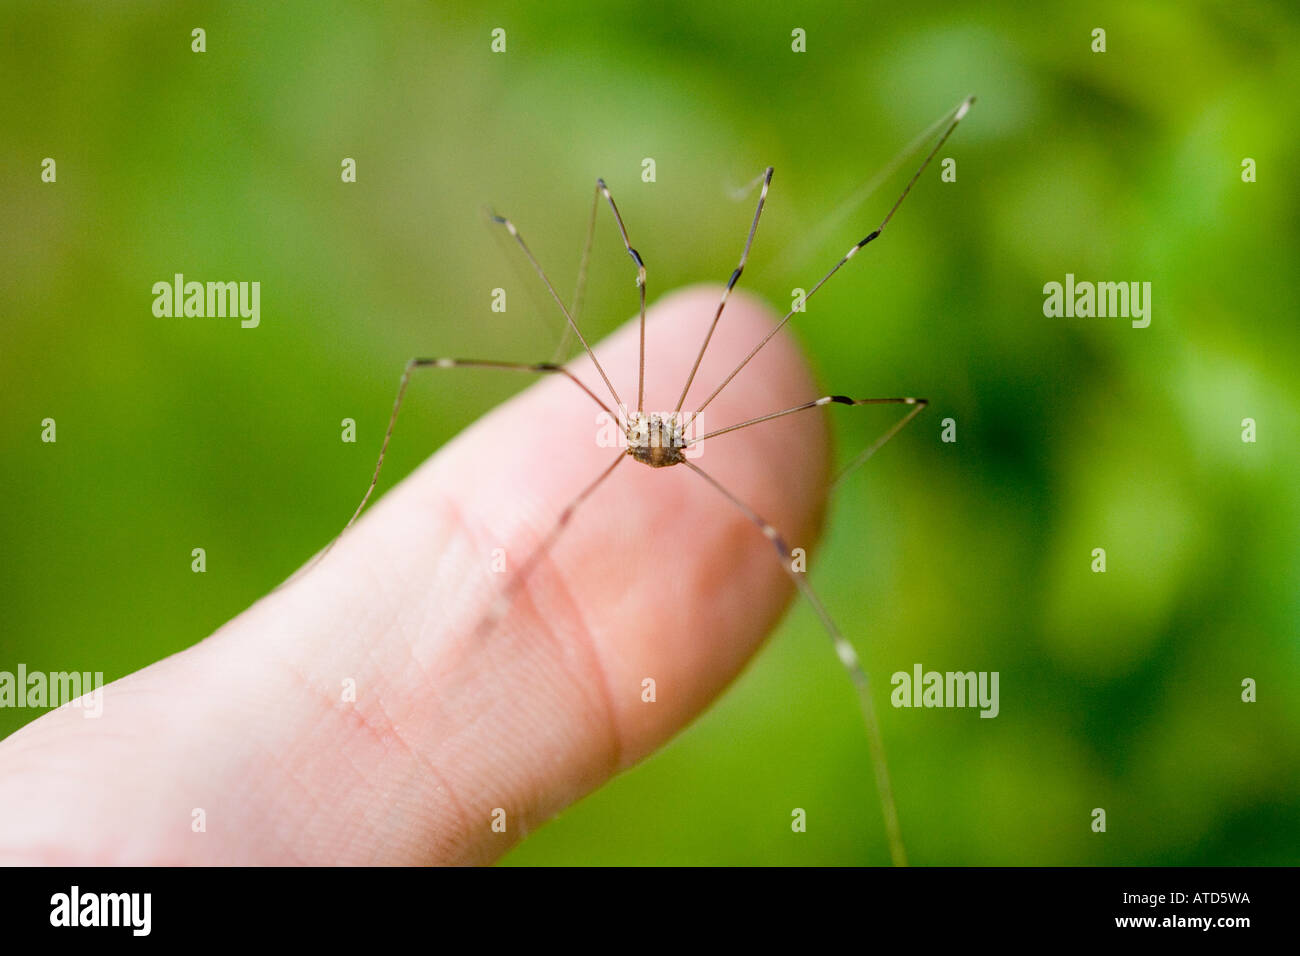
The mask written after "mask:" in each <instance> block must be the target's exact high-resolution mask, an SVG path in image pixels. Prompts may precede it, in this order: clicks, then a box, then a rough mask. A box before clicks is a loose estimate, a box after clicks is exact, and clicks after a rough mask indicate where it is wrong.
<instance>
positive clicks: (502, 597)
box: [476, 451, 627, 635]
mask: <svg viewBox="0 0 1300 956" xmlns="http://www.w3.org/2000/svg"><path fill="white" fill-rule="evenodd" d="M626 457H627V452H626V451H620V452H619V453H618V457H617V458H615V459H614V460H613V461H612V462H611V463H610V465H609V467H608V468H606V469H605V470H604V471H602V472H601V473H600V474H599V475H597V476H596V478H595V480H594V481H592V482H591V484H589V485H587V487H586V488H583V489H582V491H580V492H579V493H578V494H577V495H576V496H574V498H573V500H572V501H570V502H569V503H568V504H567V505H565V506H564V510H563V511H561V512H560V514H559V517H558V518H556V519H555V524H554V525H552V526H551V530H550V531H548V532H547V533H546V536H545V537H544V538H542V540H541V542H540V543H539V544H538V545H537V547H536V548H534V549H533V551H532V553H531V554H529V555H528V557H527V558H525V559H524V563H523V564H521V565H520V566H519V569H518V570H517V571H515V572H514V574H513V575H511V576H510V577H509V578H508V580H507V581H506V586H505V588H504V589H503V590H502V591H501V593H500V594H498V595H497V597H496V600H495V601H494V602H493V604H492V607H491V608H490V609H489V611H488V613H487V615H486V616H485V617H484V618H483V620H482V621H481V622H480V623H479V625H478V628H477V629H476V631H477V633H478V634H479V635H482V634H484V633H486V632H487V631H489V630H491V628H493V627H495V626H496V624H498V623H499V622H500V621H501V619H502V618H503V617H505V615H506V612H507V611H509V610H510V604H511V601H512V600H513V598H514V596H515V595H516V594H517V593H518V591H519V589H520V588H521V587H523V585H524V582H526V581H527V580H528V576H529V574H531V573H532V571H533V569H534V568H536V567H537V565H538V563H539V562H540V561H541V560H542V558H543V557H545V556H546V554H547V553H548V552H549V551H550V550H551V548H552V547H553V546H554V545H555V542H556V541H557V540H558V539H559V537H560V534H561V533H562V532H563V531H564V529H565V528H566V527H568V524H569V520H570V519H571V518H572V517H573V514H574V512H575V511H577V510H578V506H579V505H581V504H582V503H583V502H584V501H586V500H587V498H588V497H590V495H591V493H592V492H593V491H595V490H596V489H597V488H599V487H600V485H601V483H602V482H604V480H605V479H606V478H608V477H609V476H610V475H611V474H613V472H614V469H615V468H617V467H618V465H619V463H620V462H621V461H623V459H625V458H626Z"/></svg>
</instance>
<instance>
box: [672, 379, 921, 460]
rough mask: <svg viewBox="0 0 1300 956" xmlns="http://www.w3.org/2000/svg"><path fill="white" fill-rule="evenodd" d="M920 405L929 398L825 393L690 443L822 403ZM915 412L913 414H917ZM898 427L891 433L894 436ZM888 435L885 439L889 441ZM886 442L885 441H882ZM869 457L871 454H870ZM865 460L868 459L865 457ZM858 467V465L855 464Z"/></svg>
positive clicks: (908, 418)
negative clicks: (862, 396) (851, 395)
mask: <svg viewBox="0 0 1300 956" xmlns="http://www.w3.org/2000/svg"><path fill="white" fill-rule="evenodd" d="M832 404H835V405H919V406H921V408H924V407H925V406H926V405H928V404H929V400H928V399H924V398H849V397H848V396H847V395H823V396H822V397H821V398H814V399H813V400H812V401H811V402H804V403H803V404H802V405H794V406H792V407H791V408H783V409H781V411H779V412H772V413H771V414H770V415H760V416H759V417H758V418H751V419H749V421H744V422H738V423H737V424H735V425H728V426H727V427H726V428H719V429H718V430H717V431H711V432H709V433H708V434H707V435H701V436H700V437H699V438H694V439H692V440H691V441H690V442H688V444H692V445H693V444H695V443H696V442H702V441H704V440H705V439H706V438H715V437H716V436H718V435H725V434H727V432H734V431H739V430H740V429H742V428H748V427H749V426H750V425H757V424H758V423H759V422H770V421H771V420H772V419H774V418H782V417H784V416H786V415H793V414H794V413H795V412H802V411H807V410H808V409H810V408H818V407H820V406H822V405H832ZM918 411H919V409H918ZM915 414H916V412H913V413H912V415H915ZM912 415H909V416H908V417H907V418H904V419H903V424H906V423H907V422H908V421H910V420H911V418H912ZM897 431H898V428H895V429H893V430H892V431H891V432H890V433H889V437H892V436H893V435H894V434H895V433H896V432H897ZM888 440H889V438H888V437H887V438H886V439H885V441H888ZM881 444H884V442H881ZM868 457H869V456H868ZM863 461H866V459H865V458H864V459H863ZM855 467H856V466H855Z"/></svg>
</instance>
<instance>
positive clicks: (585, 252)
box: [552, 186, 600, 362]
mask: <svg viewBox="0 0 1300 956" xmlns="http://www.w3.org/2000/svg"><path fill="white" fill-rule="evenodd" d="M599 207H600V187H599V186H597V187H596V189H595V191H594V192H593V193H592V194H591V214H590V215H589V216H588V217H587V240H586V242H584V243H583V246H582V257H581V258H580V259H578V281H577V283H576V284H575V286H574V289H573V320H574V321H575V322H577V321H578V320H579V319H581V318H582V307H583V306H584V305H585V304H586V302H587V263H588V261H589V260H590V259H591V246H592V243H593V242H594V241H595V237H596V210H597V209H598V208H599ZM564 332H565V334H564V338H563V339H562V340H561V341H560V350H559V351H557V352H556V355H555V357H554V358H553V359H552V361H554V362H559V361H560V360H561V359H562V358H564V356H565V352H566V350H567V347H568V343H569V330H568V329H567V328H566V329H565V330H564Z"/></svg>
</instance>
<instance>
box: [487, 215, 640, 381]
mask: <svg viewBox="0 0 1300 956" xmlns="http://www.w3.org/2000/svg"><path fill="white" fill-rule="evenodd" d="M489 215H490V216H491V217H492V221H493V222H495V223H497V224H499V225H502V226H504V227H505V229H506V232H508V233H510V235H511V237H512V238H513V239H514V240H515V242H517V243H518V244H519V248H520V249H522V250H523V251H524V255H525V256H527V257H528V261H529V262H530V263H531V264H532V266H533V271H534V272H536V273H537V275H538V276H539V277H540V278H541V280H542V282H543V283H545V285H546V290H547V291H548V292H550V293H551V298H552V299H554V300H555V304H556V305H558V306H559V307H560V311H561V312H563V313H564V318H565V319H566V320H567V321H568V323H569V328H570V329H572V330H573V333H574V335H576V336H577V337H578V341H579V342H581V343H582V347H583V349H584V350H586V352H587V355H588V356H590V358H591V362H592V364H593V365H595V366H596V371H597V372H599V373H600V377H601V378H602V379H603V380H604V382H605V387H606V388H608V389H609V394H610V395H612V396H613V397H614V404H615V405H617V406H622V404H623V401H622V399H620V398H619V397H618V391H617V390H616V389H615V388H614V383H613V382H611V381H610V380H609V376H608V375H606V374H605V369H604V367H603V366H602V365H601V364H600V360H599V359H598V358H596V353H595V352H593V351H592V349H591V346H590V345H589V344H588V343H587V339H586V338H585V337H584V336H583V334H582V330H581V329H580V328H578V323H577V322H576V321H574V318H573V313H571V312H570V311H569V307H568V306H566V305H565V304H564V301H563V300H562V299H561V298H560V294H559V293H558V292H556V291H555V286H554V285H552V284H551V280H550V278H548V277H547V275H546V272H545V270H543V269H542V265H541V263H540V262H538V261H537V257H536V256H534V255H533V251H532V250H531V249H529V248H528V244H527V243H526V242H524V237H523V236H521V235H520V234H519V230H518V229H516V228H515V224H514V223H513V222H511V221H510V220H509V219H507V218H506V217H505V216H498V215H496V213H489Z"/></svg>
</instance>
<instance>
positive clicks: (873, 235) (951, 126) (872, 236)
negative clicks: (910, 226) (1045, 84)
mask: <svg viewBox="0 0 1300 956" xmlns="http://www.w3.org/2000/svg"><path fill="white" fill-rule="evenodd" d="M974 102H975V97H973V96H971V97H967V98H966V99H965V100H963V101H962V102H961V105H959V106H958V107H957V109H956V110H955V111H954V113H953V117H952V120H951V122H949V123H948V126H947V128H946V129H944V131H943V135H942V136H940V137H939V141H938V142H937V143H935V144H934V146H933V147H932V148H931V149H930V152H929V153H927V154H926V156H925V159H924V160H922V162H921V165H920V166H919V167H917V170H916V172H915V173H913V174H912V178H911V179H909V180H908V181H907V185H906V186H904V187H903V191H902V193H901V194H900V195H899V197H898V199H896V200H895V201H894V205H892V206H891V207H890V208H889V212H887V213H885V218H884V219H882V220H880V225H878V226H877V227H876V228H875V229H873V230H872V231H871V232H869V233H868V234H867V235H866V236H865V237H864V238H863V239H862V240H861V241H860V242H857V243H855V244H854V245H853V246H851V247H850V248H849V251H848V252H846V253H844V255H842V256H841V257H840V260H839V262H837V263H835V265H834V266H832V267H831V270H830V271H829V272H827V273H826V274H825V275H824V276H822V277H821V278H820V279H819V280H817V284H816V285H814V286H813V287H812V288H811V289H809V290H808V294H807V295H805V296H804V302H805V303H806V302H807V301H808V300H809V299H811V298H812V297H813V295H815V294H816V293H817V290H818V289H820V288H821V287H822V286H824V285H825V284H826V283H827V282H828V281H829V280H830V278H831V276H833V275H835V273H837V272H839V271H840V269H841V268H843V266H844V264H845V263H847V262H848V261H849V260H850V259H852V258H853V257H854V256H856V255H857V254H858V250H860V249H861V248H862V247H863V246H865V245H867V244H868V243H870V242H873V241H875V240H876V239H877V238H879V236H880V234H881V233H882V232H884V231H885V227H886V226H888V225H889V221H890V220H891V219H893V218H894V213H896V212H897V211H898V207H899V206H901V205H902V204H903V200H904V199H906V198H907V196H908V194H909V193H910V192H911V191H912V187H913V186H914V185H916V182H917V180H918V179H920V178H921V174H922V173H924V172H925V170H926V168H927V167H929V165H930V162H931V161H932V160H933V159H934V157H935V156H936V155H937V154H938V152H939V150H940V149H942V148H943V144H944V143H946V142H947V141H948V137H949V136H951V135H952V131H953V130H955V129H956V128H957V124H958V123H960V122H961V121H962V118H963V117H965V115H966V113H967V111H969V110H970V107H971V104H972V103H974ZM795 311H796V310H795V309H791V310H790V311H789V312H787V313H786V314H785V318H783V319H782V320H781V321H780V322H778V323H777V324H776V326H775V327H774V328H773V329H772V330H771V331H770V332H768V333H767V335H765V336H764V337H763V340H762V341H761V342H759V343H758V344H757V345H755V346H754V348H753V349H752V350H751V351H750V353H749V354H748V355H746V356H745V358H744V359H743V360H742V361H741V363H740V364H739V365H737V366H736V367H735V368H734V369H733V370H732V372H731V374H730V375H728V376H727V377H726V378H724V379H723V380H722V384H721V385H719V386H718V387H717V388H715V389H714V390H713V392H712V394H710V395H709V397H708V398H706V399H705V400H704V404H703V405H701V406H700V407H699V408H697V409H696V410H695V412H694V413H692V415H691V418H690V419H689V420H688V421H686V422H685V423H684V426H689V425H690V422H691V421H693V420H694V418H695V416H696V415H698V414H699V413H700V412H702V411H704V409H705V408H707V407H708V406H709V403H710V402H712V401H713V400H714V399H715V398H717V397H718V394H719V393H720V392H721V391H722V390H723V389H724V388H726V387H727V385H728V384H730V382H731V380H732V379H733V378H735V377H736V376H737V375H738V374H739V373H740V370H741V369H743V368H744V367H745V366H746V365H748V364H749V362H750V360H751V359H752V358H753V357H754V356H755V355H757V354H758V353H759V350H760V349H762V348H763V346H765V345H766V344H767V343H768V342H770V341H771V340H772V337H773V336H774V335H776V333H778V332H780V331H781V330H782V329H783V328H785V324H786V323H787V322H789V321H790V319H791V317H792V316H793V315H794V314H795Z"/></svg>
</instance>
